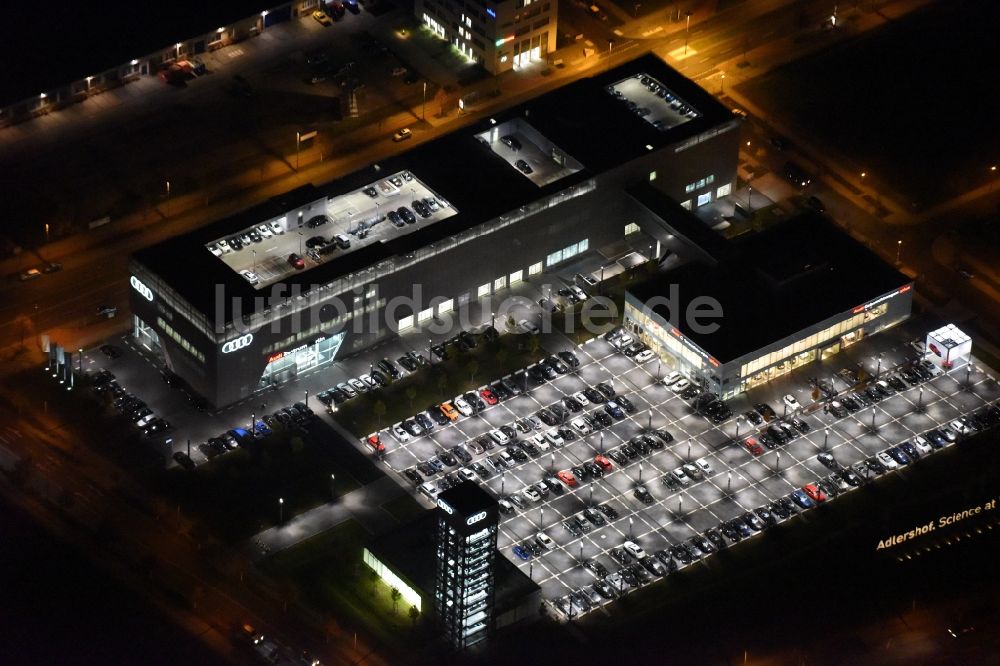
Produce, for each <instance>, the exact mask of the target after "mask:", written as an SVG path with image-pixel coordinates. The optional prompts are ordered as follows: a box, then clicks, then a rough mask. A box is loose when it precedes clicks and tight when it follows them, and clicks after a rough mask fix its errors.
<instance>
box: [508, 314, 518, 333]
mask: <svg viewBox="0 0 1000 666" xmlns="http://www.w3.org/2000/svg"><path fill="white" fill-rule="evenodd" d="M516 328H517V321H516V320H515V319H514V315H507V330H508V331H513V330H514V329H516Z"/></svg>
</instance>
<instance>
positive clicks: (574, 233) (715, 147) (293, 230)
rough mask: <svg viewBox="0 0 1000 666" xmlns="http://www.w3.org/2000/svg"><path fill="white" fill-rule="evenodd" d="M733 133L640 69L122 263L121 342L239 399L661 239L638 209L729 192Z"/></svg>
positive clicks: (209, 394)
mask: <svg viewBox="0 0 1000 666" xmlns="http://www.w3.org/2000/svg"><path fill="white" fill-rule="evenodd" d="M740 123H741V120H740V119H739V118H737V117H734V116H733V115H732V114H731V112H730V111H729V110H728V109H726V108H725V107H724V106H722V105H721V104H719V103H718V102H717V101H716V100H715V99H714V98H713V97H712V96H711V95H709V94H708V93H706V92H705V91H704V90H702V89H701V88H700V87H698V86H697V85H696V84H694V83H693V82H691V81H689V80H687V79H685V78H684V77H682V76H681V75H679V74H678V73H677V72H675V71H674V70H672V69H671V68H669V67H667V66H666V65H665V64H664V63H663V62H662V61H661V60H659V59H657V58H655V57H653V56H645V57H642V58H639V59H637V60H634V61H631V62H629V63H626V64H624V65H621V66H620V67H617V68H614V69H612V70H610V71H608V72H604V73H601V74H596V75H594V76H593V77H591V78H586V79H581V80H578V81H574V82H572V83H570V84H568V85H566V86H564V87H562V88H559V89H557V90H555V91H553V92H550V93H547V94H545V95H542V96H540V97H538V98H535V99H532V100H530V101H527V102H525V103H523V104H520V105H518V106H515V107H512V108H510V109H507V110H505V111H503V112H501V113H498V114H496V115H495V116H494V117H492V118H486V119H483V120H481V121H478V122H476V123H473V124H471V125H468V126H466V127H463V128H461V129H458V130H456V131H454V132H452V133H450V134H448V135H446V136H444V137H441V138H439V139H435V140H433V141H429V142H427V143H424V144H422V145H419V146H417V147H415V148H413V149H412V150H410V151H408V152H405V153H402V154H399V155H396V156H393V157H390V158H388V159H386V160H385V161H382V162H379V163H378V164H373V165H371V166H368V167H366V168H364V169H361V170H358V171H356V172H354V173H352V174H349V175H346V176H344V177H342V178H339V179H337V180H336V181H333V182H331V183H327V184H325V185H322V186H313V185H306V186H303V187H300V188H298V189H296V190H293V191H291V192H287V193H285V194H284V195H281V196H278V197H275V198H273V199H270V200H268V201H266V202H264V203H261V204H259V205H257V206H255V207H253V208H251V209H248V210H244V211H242V212H240V213H238V214H236V215H233V216H231V217H228V218H226V219H223V220H219V221H217V222H215V223H213V224H210V225H208V226H206V227H203V228H201V229H198V230H195V231H193V232H190V233H188V234H185V235H182V236H178V237H175V238H171V239H169V240H166V241H164V242H162V243H160V244H158V245H155V246H152V247H149V248H146V249H144V250H141V251H139V252H137V253H135V255H133V257H132V259H131V262H130V277H129V279H130V285H131V289H130V302H131V308H132V313H133V317H134V320H133V334H134V335H135V336H136V338H137V340H138V341H139V342H140V343H141V344H143V345H144V346H145V347H146V348H147V349H149V350H150V351H151V352H152V353H154V354H156V355H158V356H159V357H160V358H161V359H162V362H163V364H164V365H165V366H167V367H169V368H170V369H172V370H173V371H174V372H176V373H177V374H179V375H180V376H181V377H183V378H184V379H185V380H186V381H187V382H188V383H189V384H190V385H191V386H192V388H193V389H194V390H195V391H197V392H198V393H200V394H201V395H203V396H204V397H205V398H207V399H208V401H209V402H210V403H212V404H213V405H215V406H220V407H221V406H223V405H227V404H231V403H234V402H237V401H239V400H242V399H244V398H246V397H249V396H251V395H253V394H254V392H256V391H258V390H261V389H263V388H267V387H269V386H271V385H273V384H275V383H280V382H284V381H287V380H290V379H292V378H294V377H295V376H296V375H297V374H299V373H301V372H303V371H304V370H307V369H310V368H315V367H317V366H322V365H325V364H328V363H330V362H332V361H333V359H334V358H338V357H343V356H345V355H348V354H353V353H356V352H358V351H360V350H362V349H365V348H366V347H369V346H371V345H373V344H375V343H377V342H379V341H380V340H383V339H384V338H386V337H387V336H391V335H396V334H397V333H399V332H405V331H408V330H410V329H413V328H416V327H420V326H421V325H424V324H426V323H429V321H430V320H432V319H433V318H434V317H438V316H442V315H445V316H447V315H448V314H449V313H450V312H452V311H454V310H455V309H457V308H460V307H462V306H464V305H466V304H468V303H471V302H473V301H477V300H479V299H483V298H485V297H487V296H490V297H495V298H502V297H503V295H504V294H505V293H507V290H509V288H510V287H511V286H515V285H517V283H519V282H521V281H523V280H526V279H527V278H529V277H532V278H534V277H536V276H541V275H542V274H544V273H548V272H552V271H556V270H559V269H560V267H561V266H564V265H565V262H567V261H568V260H570V259H573V258H574V257H578V256H580V255H582V254H584V253H587V252H589V251H593V250H595V249H598V248H601V247H606V246H610V245H612V244H615V243H620V242H621V241H622V240H623V239H624V238H625V237H626V236H628V235H630V234H633V233H644V234H647V235H648V236H649V237H650V238H651V239H656V240H657V241H659V240H663V241H666V240H667V239H668V238H670V237H673V236H674V235H675V233H676V230H675V229H674V228H673V227H672V226H670V225H668V224H667V223H666V222H665V221H664V219H663V217H662V215H661V214H660V213H659V212H658V211H656V210H654V209H651V208H650V207H649V206H648V205H646V204H644V203H643V201H644V200H645V199H649V198H661V199H663V200H665V201H669V202H672V203H671V205H673V206H675V207H676V208H677V209H678V210H680V211H682V212H685V213H686V210H685V209H687V210H691V209H694V208H697V207H698V206H701V205H705V204H707V203H708V202H710V201H713V200H715V199H716V198H719V197H723V196H726V195H728V194H729V193H730V192H731V189H732V187H733V186H734V184H735V179H736V166H737V157H738V149H739V141H740ZM401 206H406V207H407V208H408V209H409V212H410V216H411V217H412V218H414V219H412V220H408V219H406V216H405V215H404V216H399V215H398V214H397V213H396V212H395V211H396V210H398V209H399V208H400V207H401ZM414 209H417V212H418V213H420V212H421V211H422V212H423V213H424V214H420V215H412V212H413V210H414ZM704 229H705V230H706V231H707V229H708V228H707V227H704ZM334 236H339V237H340V244H338V243H337V242H336V240H335V238H334ZM347 243H349V244H350V245H349V247H347V246H346V245H347ZM290 255H295V256H294V257H291V256H290Z"/></svg>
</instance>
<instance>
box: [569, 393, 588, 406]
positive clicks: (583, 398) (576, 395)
mask: <svg viewBox="0 0 1000 666" xmlns="http://www.w3.org/2000/svg"><path fill="white" fill-rule="evenodd" d="M572 397H573V399H574V400H576V401H577V402H578V403H580V404H581V405H583V406H585V407H586V406H587V405H589V404H590V400H588V399H587V396H585V395H584V394H583V391H577V392H576V393H574V394H573V396H572Z"/></svg>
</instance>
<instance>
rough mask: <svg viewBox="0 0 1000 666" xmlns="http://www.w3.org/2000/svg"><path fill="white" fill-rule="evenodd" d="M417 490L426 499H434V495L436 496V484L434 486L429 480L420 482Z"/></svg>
mask: <svg viewBox="0 0 1000 666" xmlns="http://www.w3.org/2000/svg"><path fill="white" fill-rule="evenodd" d="M419 490H420V492H421V493H422V494H423V495H425V496H426V497H427V498H428V499H434V498H435V497H437V494H438V489H437V486H435V485H434V484H433V483H431V482H430V481H425V482H424V483H421V484H420V487H419Z"/></svg>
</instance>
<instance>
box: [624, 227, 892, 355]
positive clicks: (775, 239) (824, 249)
mask: <svg viewBox="0 0 1000 666" xmlns="http://www.w3.org/2000/svg"><path fill="white" fill-rule="evenodd" d="M911 282H912V280H911V279H910V278H909V277H907V276H906V275H904V274H902V273H900V272H899V271H897V270H896V269H895V268H893V267H892V266H890V265H889V264H887V263H886V262H884V261H883V260H882V259H881V258H879V257H878V256H877V255H875V253H873V252H871V251H870V250H868V248H866V247H864V246H863V245H861V244H860V243H858V242H857V241H855V240H854V239H853V238H851V237H850V236H848V235H847V234H845V233H843V232H842V231H840V230H839V229H838V228H836V227H835V226H834V225H833V223H832V222H830V221H829V220H828V219H827V218H825V217H823V216H821V215H818V214H815V213H805V214H802V215H799V216H796V217H793V218H791V219H789V220H786V221H785V222H783V223H781V224H777V225H775V226H773V227H771V228H770V229H767V230H765V231H763V232H761V233H758V234H754V235H752V236H749V237H746V238H744V239H741V240H737V241H733V242H732V243H731V244H730V247H729V249H728V252H727V253H726V254H725V256H723V257H721V259H720V261H719V262H718V264H717V265H715V266H714V267H712V266H709V265H706V264H704V263H690V264H686V265H683V266H680V267H678V268H676V269H674V270H671V271H668V272H666V273H663V274H660V275H657V276H655V277H653V278H650V279H649V280H646V281H644V282H642V283H640V284H638V285H636V286H634V287H632V288H630V289H629V292H630V293H631V294H632V295H633V296H634V297H635V298H637V299H638V300H640V301H643V302H648V301H649V299H651V298H653V297H655V296H660V297H667V296H668V289H669V286H670V285H672V284H676V285H678V291H679V298H678V302H677V304H676V307H677V309H678V312H677V313H676V316H675V317H671V313H670V310H669V308H668V307H667V306H666V305H663V304H661V305H657V306H654V307H653V311H654V312H656V313H657V314H659V315H660V316H662V317H664V318H665V319H667V320H672V323H673V324H674V325H675V326H676V327H677V329H678V330H680V332H681V333H683V334H684V335H685V336H687V337H688V338H689V339H690V340H691V341H692V342H694V343H695V344H697V345H698V346H699V347H701V348H702V349H703V350H704V351H705V352H707V353H709V354H711V355H712V356H714V357H715V358H716V360H718V361H720V362H722V363H725V362H727V361H731V360H733V359H736V358H738V357H740V356H743V355H744V354H748V353H750V352H753V351H756V350H758V349H761V348H763V347H765V346H767V345H769V344H771V343H773V342H776V341H778V340H781V339H782V338H784V337H786V336H788V335H792V334H793V333H796V332H798V331H801V330H803V329H805V328H807V327H809V326H812V325H814V324H818V323H820V322H822V321H824V320H826V319H828V318H830V317H832V316H835V315H837V314H839V313H843V312H847V311H849V310H851V309H853V308H855V307H858V306H861V305H864V304H865V303H867V302H868V301H871V300H872V299H874V298H877V297H879V296H882V295H883V294H887V293H889V292H891V291H893V290H898V289H900V288H903V287H904V286H906V285H909V284H910V283H911ZM699 296H708V297H711V298H714V299H716V300H717V301H718V302H719V303H720V304H721V305H722V312H723V316H722V317H721V318H719V319H703V320H701V323H703V324H704V323H711V322H716V323H718V324H719V328H718V330H716V331H715V332H713V333H698V332H696V331H694V330H693V329H692V328H691V326H689V325H688V323H687V322H685V320H684V316H683V315H684V312H685V311H686V310H687V307H688V304H689V303H690V302H691V301H692V300H693V299H695V298H697V297H699Z"/></svg>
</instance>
